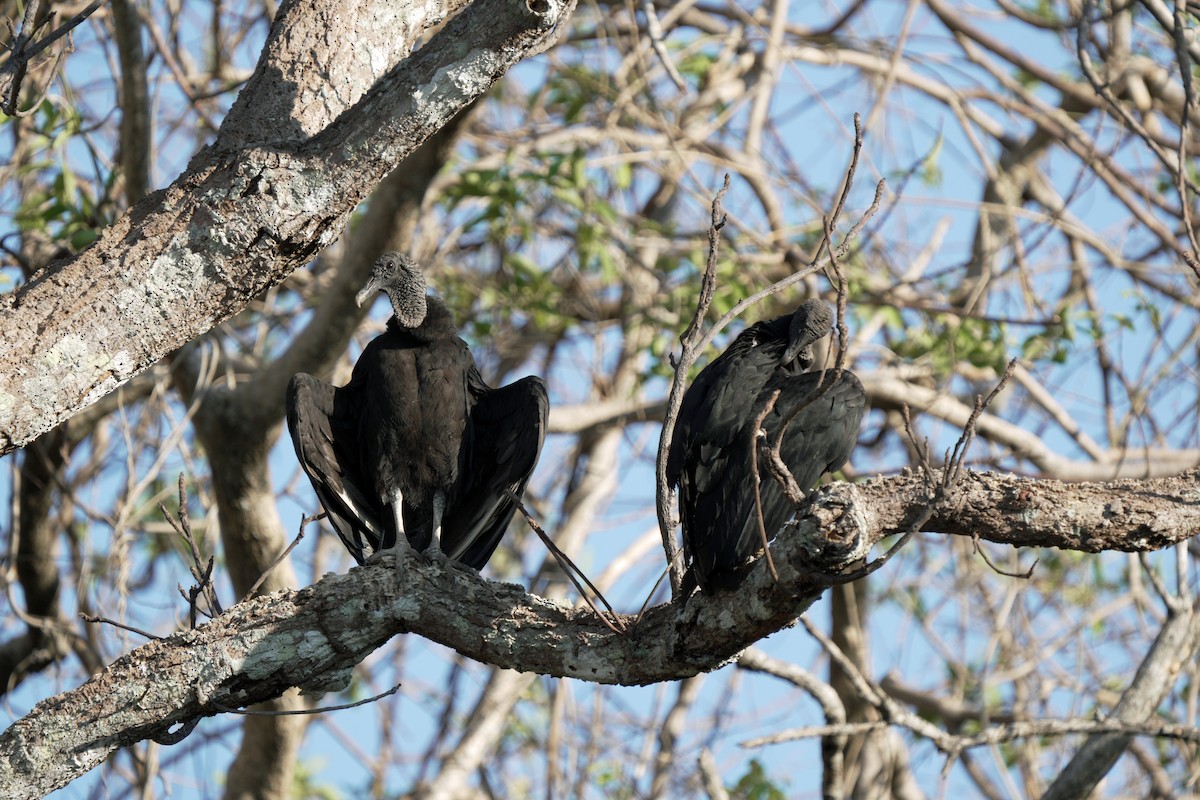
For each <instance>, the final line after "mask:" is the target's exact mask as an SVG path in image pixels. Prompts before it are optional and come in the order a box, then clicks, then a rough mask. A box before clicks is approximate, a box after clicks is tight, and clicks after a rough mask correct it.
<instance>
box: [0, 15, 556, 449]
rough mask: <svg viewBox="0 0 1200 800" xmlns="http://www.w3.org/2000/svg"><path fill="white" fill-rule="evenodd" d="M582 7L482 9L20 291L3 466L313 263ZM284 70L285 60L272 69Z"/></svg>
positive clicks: (149, 203)
mask: <svg viewBox="0 0 1200 800" xmlns="http://www.w3.org/2000/svg"><path fill="white" fill-rule="evenodd" d="M296 5H303V4H296ZM573 10H574V5H573V3H572V2H571V1H570V0H566V1H565V2H563V0H553V1H552V0H528V2H520V0H480V2H477V3H474V4H472V5H471V6H470V7H468V8H467V9H465V10H464V11H463V12H462V13H461V14H459V15H458V16H456V17H455V18H454V19H452V20H451V21H450V22H449V23H447V25H446V26H445V27H444V28H442V29H441V30H440V31H439V32H438V33H437V34H436V35H435V36H434V37H433V38H432V39H431V40H430V41H429V43H428V44H426V45H425V46H423V47H422V48H421V49H420V50H419V51H417V53H415V54H414V55H413V56H411V57H410V58H408V59H407V60H405V61H404V62H402V63H401V64H399V65H398V66H396V67H395V68H393V69H391V70H389V71H388V72H387V73H386V74H384V76H383V77H382V78H381V79H380V80H379V81H377V82H376V83H375V85H374V86H373V87H372V88H371V90H370V91H368V92H367V93H366V94H365V95H364V96H363V97H362V98H361V99H360V100H358V101H357V102H356V103H354V105H352V106H350V107H349V108H347V109H346V110H345V111H343V112H342V113H341V114H340V116H338V117H337V119H336V120H334V121H333V122H332V123H331V124H330V125H328V126H327V127H325V128H324V129H323V130H321V131H320V132H319V133H318V134H316V135H315V136H313V137H311V138H308V139H306V140H305V141H303V142H302V143H300V144H292V143H286V144H284V145H280V146H276V147H268V146H263V145H255V144H248V145H246V146H244V147H241V148H239V149H236V150H232V151H230V150H227V149H225V148H223V147H213V148H208V149H206V150H204V151H202V152H201V153H200V154H198V155H197V156H196V157H195V158H194V159H193V161H192V164H191V165H190V167H189V170H188V171H187V172H186V173H185V174H184V175H182V176H180V177H179V178H178V179H177V180H176V181H175V182H174V183H173V184H172V185H171V186H170V187H169V188H167V189H165V190H163V191H161V192H157V193H155V194H152V195H150V196H149V197H147V198H146V199H145V200H144V201H142V202H141V203H139V204H138V205H137V206H136V207H134V209H133V210H131V211H130V212H129V213H128V214H127V215H126V216H125V217H124V218H122V219H121V220H119V221H118V222H117V223H115V224H114V225H112V226H110V227H109V228H108V229H107V230H105V232H104V233H103V235H102V236H101V237H100V239H99V240H98V241H97V242H96V243H95V244H94V245H93V246H92V247H90V248H88V249H87V250H85V251H84V252H83V253H81V254H80V255H79V256H78V257H76V258H75V259H74V260H72V261H70V262H68V263H66V264H62V265H58V266H56V267H53V268H51V269H48V270H46V271H45V272H43V273H41V274H40V275H38V276H35V278H34V279H33V280H31V281H30V282H29V283H27V284H26V285H24V286H23V287H21V289H19V290H18V291H17V292H16V293H14V294H12V295H8V296H5V298H4V299H3V301H0V335H2V336H3V338H4V339H5V341H6V342H7V344H8V347H6V348H5V349H4V351H3V352H2V353H0V455H3V454H5V453H8V452H10V451H12V450H13V449H15V448H16V447H20V446H23V445H25V444H27V443H28V442H30V441H32V440H33V439H34V438H35V437H37V436H38V435H40V434H41V433H43V432H45V431H46V430H49V429H50V428H51V427H53V426H54V425H55V424H57V423H59V422H61V421H62V420H64V419H66V418H68V417H69V416H71V415H72V414H74V413H75V412H76V411H78V410H79V409H81V408H84V407H85V406H87V405H89V404H91V403H93V402H95V401H96V400H97V399H99V398H100V397H103V396H104V395H105V394H107V393H108V392H111V391H112V390H113V389H115V388H117V387H118V386H120V385H121V384H122V383H124V382H125V381H127V380H128V379H129V378H130V377H132V376H133V375H135V374H137V373H138V372H140V371H141V370H143V369H145V368H146V367H148V366H149V365H151V364H153V363H154V362H156V361H157V360H158V359H160V358H162V357H163V356H164V355H166V354H167V353H169V352H171V351H173V350H175V349H176V348H178V347H179V346H180V345H182V344H183V343H185V342H187V341H188V340H189V339H191V338H193V337H195V336H196V335H198V334H200V333H203V332H204V331H206V330H208V329H210V328H211V327H213V325H215V324H217V323H218V322H220V321H222V320H224V319H227V318H228V317H230V316H232V315H233V314H234V313H236V312H238V311H239V310H241V309H242V308H244V307H245V305H246V303H247V302H249V300H250V299H251V298H252V297H254V296H256V295H258V294H259V293H260V292H262V291H263V290H265V289H267V288H269V287H271V286H274V285H275V284H277V283H279V281H281V280H282V279H283V278H284V277H286V276H287V275H288V274H289V273H290V272H291V271H292V270H293V269H295V268H296V267H298V266H299V265H301V264H303V263H304V262H305V261H307V260H308V259H310V258H311V257H312V256H313V255H314V254H315V253H316V252H317V251H318V250H319V249H320V248H321V247H323V246H325V245H326V244H328V243H329V242H331V241H333V240H334V239H335V238H336V237H337V236H338V235H340V233H341V231H342V228H343V226H344V224H345V222H346V220H347V218H348V217H349V215H350V213H351V212H352V211H353V210H354V208H355V207H356V206H357V204H358V203H359V201H361V200H362V199H363V198H364V197H365V196H366V195H367V194H368V193H369V192H370V190H371V189H372V188H374V186H375V185H376V184H377V183H378V182H379V181H380V180H382V178H383V177H384V176H385V175H386V174H387V173H388V172H389V171H390V170H391V169H392V168H393V167H395V166H396V164H398V163H399V162H400V161H401V160H402V159H403V158H404V157H405V156H407V155H408V154H409V153H410V152H412V151H413V150H414V149H415V148H416V147H417V146H418V145H420V144H421V143H422V142H423V141H425V140H426V139H427V138H428V137H429V136H430V135H432V134H433V133H434V132H435V131H437V130H439V129H440V128H441V127H442V126H443V125H445V124H446V123H447V122H448V121H449V120H450V119H451V118H452V117H453V116H454V114H456V113H458V112H459V111H460V110H461V109H462V108H463V107H465V106H466V105H467V104H468V103H470V102H471V101H472V100H474V99H475V98H476V97H478V96H479V95H481V94H483V93H484V92H485V91H487V89H488V88H489V87H490V86H491V85H492V84H493V83H495V81H496V80H497V79H498V78H499V77H500V76H501V75H503V74H504V73H505V71H506V70H507V69H508V68H509V67H511V66H512V65H513V64H515V63H516V62H517V61H519V60H520V59H521V58H522V57H524V56H525V55H527V54H529V53H531V52H536V51H538V50H540V49H544V48H545V47H546V46H548V44H549V43H550V42H552V41H553V38H554V36H555V35H556V31H557V30H558V27H559V26H560V25H561V23H563V22H564V21H565V20H566V19H567V18H568V17H569V15H570V14H571V12H572V11H573ZM271 68H273V65H271V64H270V63H269V59H264V61H262V62H260V64H259V70H263V69H271ZM65 298H69V299H65Z"/></svg>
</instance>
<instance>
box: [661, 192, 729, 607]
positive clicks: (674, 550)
mask: <svg viewBox="0 0 1200 800" xmlns="http://www.w3.org/2000/svg"><path fill="white" fill-rule="evenodd" d="M728 191H729V174H728V173H726V174H725V181H724V183H723V184H722V185H721V188H720V190H719V191H718V192H717V194H716V196H714V197H713V201H712V218H711V222H710V224H709V227H708V263H707V264H706V265H705V268H704V277H703V278H701V280H700V297H699V298H698V299H697V301H696V313H695V315H694V316H693V317H692V321H691V322H690V323H688V326H687V328H686V329H685V330H684V332H683V335H681V336H680V337H679V341H680V343H681V344H682V345H683V349H682V350H681V351H680V354H679V360H678V361H675V360H673V359H672V366H673V367H674V368H675V377H674V378H673V379H672V381H671V391H670V393H669V394H668V395H667V412H666V414H665V415H664V417H663V425H662V433H661V434H659V440H658V458H657V462H656V497H655V510H656V511H657V513H658V527H659V529H660V530H661V531H662V538H663V551H664V552H665V553H666V557H667V566H668V569H670V573H671V593H672V594H673V595H675V594H678V593H679V589H680V586H682V584H683V569H684V565H683V559H682V558H680V556H679V546H678V545H677V544H676V542H675V524H676V523H675V512H674V510H673V506H674V505H675V491H674V489H673V488H672V487H671V486H670V485H668V483H667V454H668V453H669V452H670V450H671V438H672V436H673V434H674V432H675V422H676V420H677V419H678V417H679V407H680V406H681V405H682V404H683V394H684V389H685V388H686V387H685V384H686V383H687V376H688V372H689V371H690V370H691V368H692V365H693V364H694V363H696V356H697V355H698V354H699V353H700V351H701V350H702V349H703V348H704V346H705V345H706V344H707V340H706V337H703V336H701V333H700V331H701V325H702V324H703V322H704V315H705V314H706V313H707V312H708V307H709V305H711V304H712V298H713V291H714V290H715V289H716V285H717V254H718V253H719V252H720V246H721V228H723V227H724V226H725V211H724V209H723V208H722V207H721V200H722V198H724V197H725V193H726V192H728Z"/></svg>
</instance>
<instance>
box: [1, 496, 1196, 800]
mask: <svg viewBox="0 0 1200 800" xmlns="http://www.w3.org/2000/svg"><path fill="white" fill-rule="evenodd" d="M905 481H906V479H904V478H881V479H877V480H875V481H872V482H870V483H869V484H866V486H867V487H868V489H869V490H868V491H865V492H860V493H857V494H856V493H855V491H854V487H847V486H846V485H844V484H843V485H842V487H841V488H840V489H839V487H838V486H830V487H824V488H823V489H822V490H820V491H819V492H815V493H814V497H813V499H811V500H810V503H809V505H808V506H806V507H805V508H804V509H803V510H802V512H801V513H802V516H801V519H800V524H799V526H798V527H797V528H796V529H787V528H785V530H783V531H781V532H780V535H779V537H778V538H777V539H776V541H775V543H774V544H773V545H772V553H773V556H774V560H775V566H776V568H777V570H778V572H779V580H778V581H776V580H774V579H773V578H772V577H771V575H770V573H769V571H768V570H767V568H766V565H765V564H764V563H763V562H762V561H761V560H760V562H759V563H758V564H757V565H756V567H755V568H753V569H752V570H751V571H750V573H749V575H748V576H747V579H746V582H745V583H744V584H743V585H742V586H741V587H740V588H739V590H738V591H737V592H734V593H727V592H726V593H718V594H713V595H706V594H694V595H692V596H691V597H689V598H681V599H677V600H674V601H672V602H670V603H666V604H664V605H660V606H656V607H654V608H652V609H650V610H648V611H647V612H646V613H645V615H643V616H642V617H641V618H640V621H639V620H638V618H637V617H636V616H635V615H628V616H625V617H624V619H623V621H624V622H625V623H626V625H627V626H628V628H629V630H628V631H627V632H626V633H624V634H620V633H615V632H613V631H612V630H611V629H610V628H609V627H607V626H606V625H604V624H603V623H602V622H601V621H600V620H599V619H598V618H597V617H596V616H595V614H594V613H593V612H592V611H590V610H587V609H580V608H576V607H574V606H572V605H567V604H564V603H556V602H552V601H549V600H546V599H544V598H541V597H537V596H535V595H531V594H528V593H527V592H525V591H524V590H523V589H522V588H521V587H519V586H515V585H512V584H501V583H492V582H488V581H484V580H482V579H481V578H480V577H479V576H478V575H477V574H476V573H475V572H473V571H471V570H468V569H466V568H465V567H461V566H459V565H456V564H453V563H451V562H447V561H444V560H441V559H438V560H427V559H425V558H424V557H423V556H420V555H418V554H415V553H413V552H411V551H404V552H401V553H400V554H399V556H398V559H399V568H398V569H399V573H398V574H399V580H397V572H396V571H395V568H394V566H393V559H392V558H391V557H390V556H389V557H384V558H382V559H381V560H380V561H379V562H377V563H374V564H371V565H368V566H365V567H361V568H356V569H353V570H351V571H350V572H349V573H348V574H345V575H331V576H329V577H326V578H325V579H323V580H322V581H320V582H319V583H317V584H315V585H313V586H310V587H308V588H306V589H303V590H300V591H298V592H287V591H284V592H278V593H276V594H273V595H269V596H266V597H258V598H254V599H252V600H250V601H248V602H246V603H243V604H240V605H238V606H237V607H235V608H233V609H231V610H230V611H229V612H227V613H226V614H225V615H223V616H222V617H220V618H218V619H217V620H214V621H213V622H212V623H210V624H208V625H205V626H202V627H200V628H198V629H196V630H192V631H184V632H181V633H178V634H175V635H173V636H171V637H168V638H165V639H159V640H155V641H153V642H150V643H149V644H147V645H144V646H143V647H140V648H138V649H137V650H135V651H133V652H131V653H129V654H128V655H126V656H124V657H122V658H121V659H119V660H117V661H116V662H114V663H113V664H112V665H111V666H110V667H108V668H107V669H106V670H104V671H103V672H101V673H100V674H98V675H96V676H94V677H93V678H92V679H91V680H89V681H88V682H87V683H85V684H84V685H83V686H81V687H79V688H78V689H74V690H71V691H68V692H65V693H63V694H61V695H58V696H56V697H52V698H49V699H47V700H44V701H42V702H41V703H39V704H38V705H37V706H35V707H34V709H33V710H32V711H31V712H30V713H29V714H28V715H26V716H25V717H23V718H22V719H20V720H18V721H17V722H15V723H14V724H13V725H12V726H10V727H9V728H8V730H6V731H5V732H4V733H3V734H0V783H3V785H5V786H6V787H7V791H8V792H9V794H10V796H12V797H14V798H24V797H30V798H32V797H40V796H41V795H43V794H45V793H46V792H48V791H51V790H53V789H55V788H58V787H60V786H64V785H66V784H67V783H69V782H70V781H71V780H73V779H74V778H76V777H78V776H79V775H81V774H83V773H84V772H86V771H87V770H89V769H91V768H93V767H95V766H96V765H97V764H99V763H101V762H102V761H103V760H104V759H105V758H107V757H108V755H109V754H111V753H112V752H113V751H114V750H115V749H117V748H119V747H123V746H128V745H130V744H133V743H135V742H138V741H141V740H144V739H147V738H161V737H163V735H164V734H166V733H167V732H168V730H169V729H170V728H171V727H172V726H174V725H178V724H185V723H190V722H192V721H194V720H196V719H197V718H199V717H203V716H210V715H214V714H218V713H222V712H225V711H228V710H230V709H234V708H240V707H242V706H245V705H249V704H252V703H257V702H262V701H264V700H267V699H270V698H273V697H277V696H279V695H280V694H281V693H282V692H284V691H286V690H288V689H289V688H291V687H294V686H299V687H304V686H319V687H321V686H328V685H330V684H331V683H333V682H336V681H337V680H339V679H341V680H344V678H345V676H346V675H347V674H348V671H349V670H350V669H351V668H353V666H354V665H355V664H357V663H358V662H359V661H361V660H362V659H363V658H365V657H366V656H367V655H368V654H369V653H370V652H372V651H373V650H375V649H376V648H378V647H379V646H381V645H382V644H383V643H384V642H386V641H387V640H388V639H389V638H391V637H392V636H394V635H395V634H397V633H404V632H411V633H416V634H418V635H421V636H424V637H426V638H428V639H430V640H432V641H435V642H439V643H441V644H444V645H447V646H449V647H452V648H454V649H455V650H457V651H458V652H460V653H462V654H463V655H466V656H468V657H470V658H474V659H476V660H479V661H483V662H486V663H490V664H494V665H496V666H499V667H504V668H508V669H517V670H520V671H525V672H538V673H542V674H546V675H555V676H569V677H574V678H578V679H580V680H587V681H593V682H597V683H609V684H627V685H629V684H648V683H654V682H658V681H665V680H679V679H681V678H686V677H690V676H692V675H695V674H698V673H699V672H703V671H706V670H711V669H715V668H717V667H719V666H721V665H722V664H724V663H725V662H726V661H728V660H729V659H731V658H733V657H735V656H736V655H737V654H738V653H739V652H740V651H741V650H742V649H744V648H745V647H746V646H748V645H750V644H752V643H753V642H755V641H757V640H759V639H761V638H763V637H764V636H766V635H768V634H770V633H772V632H774V631H776V630H779V629H781V628H783V627H786V626H789V625H791V624H792V623H793V622H794V621H795V619H796V617H797V616H798V615H799V614H801V613H803V612H804V611H805V610H806V609H807V608H808V607H809V606H810V605H811V604H812V603H813V602H814V601H815V600H816V599H817V598H818V597H820V595H821V594H822V592H823V591H824V589H825V588H826V583H825V579H824V578H822V576H823V575H828V574H836V573H837V572H838V571H839V570H841V569H844V568H845V567H846V566H847V565H849V564H851V563H853V562H855V561H857V560H858V559H861V558H863V557H864V556H865V555H866V554H867V552H868V551H869V548H870V547H871V546H872V545H873V544H874V543H875V542H877V541H879V539H880V538H882V537H883V536H886V535H888V534H890V533H894V532H896V530H897V528H895V527H887V526H884V525H881V524H880V520H881V519H885V518H888V513H881V511H880V510H881V509H883V508H884V507H890V506H892V505H894V504H899V505H901V506H903V508H902V509H901V510H900V513H899V514H898V518H899V519H901V520H903V519H905V518H910V517H911V516H912V515H915V514H917V513H919V512H920V510H921V508H922V506H923V502H924V500H923V498H920V497H912V498H910V499H905V491H904V488H905ZM1040 483H1043V482H1040V481H1036V480H1031V479H1016V478H1008V477H1005V476H995V475H986V474H984V475H971V476H970V478H969V480H967V481H965V484H966V485H967V486H974V488H975V490H976V491H977V492H981V493H982V494H979V495H977V496H987V492H988V491H989V490H990V491H992V492H993V493H992V495H991V496H992V497H994V498H1000V499H999V500H998V501H996V502H998V503H999V505H997V506H996V507H994V508H990V509H983V511H984V512H985V513H988V512H990V513H993V514H996V515H998V516H999V517H1000V518H1001V519H1009V518H1011V517H1021V516H1023V515H1025V513H1026V512H1025V511H1024V510H1023V509H1021V508H1013V507H1012V506H1011V504H1009V503H1007V502H1005V501H1004V499H1003V498H1004V497H1006V492H1007V490H1008V489H1015V490H1016V491H1018V492H1020V491H1021V490H1022V488H1024V489H1025V490H1026V491H1028V490H1032V489H1033V488H1035V487H1036V486H1037V485H1038V484H1040ZM1196 487H1197V474H1196V473H1191V474H1189V475H1186V476H1182V477H1180V478H1177V479H1158V480H1150V481H1144V482H1141V483H1140V484H1139V483H1136V482H1129V481H1119V482H1114V483H1113V484H1109V485H1107V486H1104V487H1102V486H1085V487H1082V489H1081V490H1080V491H1078V492H1074V489H1073V487H1070V486H1064V487H1062V489H1061V491H1060V492H1059V494H1058V497H1057V500H1058V502H1057V505H1056V508H1057V513H1055V509H1054V508H1048V509H1046V513H1044V514H1039V515H1035V520H1034V521H1037V522H1038V524H1039V525H1040V526H1041V527H1040V529H1038V530H1032V529H1031V528H1030V527H1029V525H1026V526H1024V527H1023V528H1021V527H1019V526H1016V525H1015V524H1008V525H1005V526H1004V527H1001V528H998V529H982V530H980V535H981V536H983V537H984V538H992V539H1002V540H1003V541H1006V542H1009V543H1012V544H1018V545H1027V544H1041V545H1054V546H1059V547H1063V548H1072V546H1073V545H1075V544H1076V543H1077V542H1078V541H1079V537H1078V536H1068V535H1063V534H1060V533H1056V531H1058V530H1060V529H1062V528H1064V527H1071V526H1073V525H1074V524H1075V523H1074V520H1075V518H1076V508H1077V507H1078V505H1079V504H1081V503H1084V502H1088V503H1094V502H1095V498H1096V497H1097V496H1098V494H1099V493H1102V492H1104V491H1106V490H1107V491H1109V492H1110V496H1111V498H1112V499H1113V501H1114V502H1125V501H1124V500H1122V498H1127V497H1128V495H1129V494H1130V493H1138V494H1141V495H1143V496H1147V497H1154V498H1156V502H1157V503H1158V504H1159V506H1160V508H1161V509H1162V513H1161V514H1160V517H1161V518H1162V519H1164V520H1170V521H1171V522H1170V523H1168V524H1169V525H1174V526H1176V527H1171V528H1170V529H1169V530H1163V531H1161V534H1162V535H1163V536H1165V537H1166V538H1169V539H1173V540H1183V539H1185V538H1187V537H1189V536H1191V535H1193V534H1194V533H1195V531H1196V530H1197V529H1200V508H1198V507H1197V505H1196V502H1195V496H1196ZM847 488H848V489H850V490H851V491H850V493H849V496H850V497H851V498H852V500H851V502H849V503H847V502H846V497H847V493H846V491H845V489H847ZM832 490H838V491H832ZM1073 492H1074V493H1073ZM951 506H952V507H950V508H949V509H948V510H946V511H944V512H943V513H942V514H941V515H940V517H939V518H940V519H941V520H942V526H941V527H943V529H952V528H955V527H961V526H962V524H963V519H962V518H960V516H959V515H960V514H961V515H962V516H965V517H967V518H970V517H971V515H972V514H975V513H978V512H979V511H980V509H978V508H964V507H963V506H962V505H961V504H957V503H955V504H951ZM893 510H894V509H893ZM889 513H890V512H889ZM927 527H931V525H930V526H927ZM1006 528H1018V529H1019V530H1022V531H1023V536H1024V538H1023V539H1019V540H1018V539H1014V537H1013V536H1012V535H1010V533H1009V531H1008V530H1006ZM1110 528H1111V530H1109V531H1108V532H1107V533H1108V535H1109V536H1110V537H1122V536H1123V537H1125V544H1126V546H1127V547H1128V549H1131V550H1137V549H1143V548H1148V547H1149V546H1150V542H1148V540H1147V539H1146V538H1145V537H1144V536H1143V535H1142V534H1141V532H1140V528H1139V523H1138V522H1137V521H1136V519H1133V520H1129V519H1126V520H1125V521H1123V522H1120V523H1118V522H1112V523H1111V524H1110ZM995 533H1000V534H1002V536H996V535H994V534H995Z"/></svg>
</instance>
